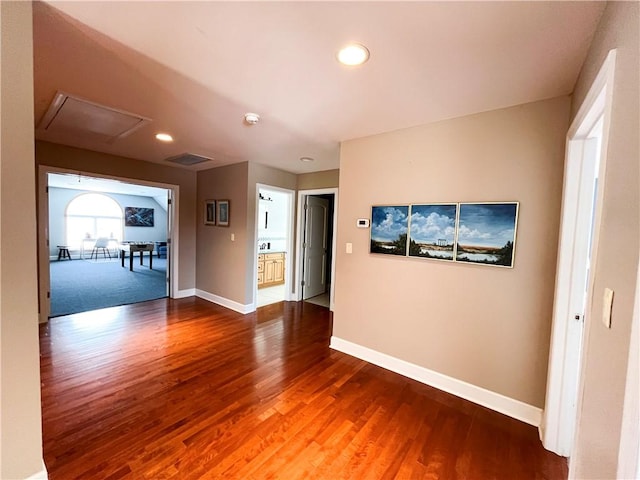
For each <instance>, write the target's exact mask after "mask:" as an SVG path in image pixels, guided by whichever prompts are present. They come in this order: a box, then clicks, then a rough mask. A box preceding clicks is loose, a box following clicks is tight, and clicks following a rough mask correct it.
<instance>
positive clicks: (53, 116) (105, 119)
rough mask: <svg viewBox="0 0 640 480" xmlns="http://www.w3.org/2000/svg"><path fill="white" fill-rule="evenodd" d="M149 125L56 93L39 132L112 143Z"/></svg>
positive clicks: (120, 112) (130, 115)
mask: <svg viewBox="0 0 640 480" xmlns="http://www.w3.org/2000/svg"><path fill="white" fill-rule="evenodd" d="M150 122H151V119H150V118H146V117H143V116H141V115H136V114H134V113H129V112H125V111H123V110H117V109H115V108H110V107H105V106H103V105H98V104H97V103H93V102H89V101H87V100H83V99H81V98H78V97H74V96H72V95H69V94H67V93H64V92H58V93H57V94H56V96H55V97H54V99H53V102H51V106H49V110H47V113H45V115H44V117H42V120H41V121H40V124H39V125H38V129H39V130H41V131H45V132H49V133H52V134H70V133H71V134H80V135H87V134H92V135H94V136H98V137H100V138H101V139H102V140H103V141H104V142H106V143H112V142H114V141H115V140H116V139H118V138H123V137H126V136H127V135H129V134H130V133H132V132H133V131H135V130H137V129H138V128H140V127H142V126H144V125H146V124H148V123H150Z"/></svg>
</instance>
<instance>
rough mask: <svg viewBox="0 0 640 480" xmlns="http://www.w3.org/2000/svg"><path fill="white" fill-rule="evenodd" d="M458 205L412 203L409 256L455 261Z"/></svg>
mask: <svg viewBox="0 0 640 480" xmlns="http://www.w3.org/2000/svg"><path fill="white" fill-rule="evenodd" d="M457 211H458V205H457V204H455V203H452V204H424V205H411V217H410V218H411V222H410V232H409V238H410V241H409V256H411V257H421V258H432V259H436V260H447V261H453V257H454V246H455V237H456V214H457Z"/></svg>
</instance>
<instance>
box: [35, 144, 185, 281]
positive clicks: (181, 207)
mask: <svg viewBox="0 0 640 480" xmlns="http://www.w3.org/2000/svg"><path fill="white" fill-rule="evenodd" d="M32 135H33V132H32ZM36 162H37V164H38V165H46V166H49V167H57V168H64V169H69V170H74V171H79V172H82V173H84V174H98V175H103V176H114V177H119V178H127V179H131V180H143V181H148V182H158V183H164V184H171V185H177V186H178V187H179V199H178V215H179V223H178V229H179V245H178V250H179V251H178V255H179V256H178V269H179V270H178V274H179V278H178V288H179V289H180V290H187V289H191V288H194V287H195V285H196V265H195V256H194V255H193V252H194V251H195V249H196V228H195V226H196V172H193V171H191V170H186V169H183V168H176V167H170V166H166V165H159V164H155V163H150V162H144V161H141V160H134V159H131V158H124V157H118V156H114V155H109V154H106V153H98V152H93V151H90V150H83V149H79V148H73V147H66V146H64V145H57V144H53V143H48V142H40V141H38V142H36ZM40 228H41V229H42V228H43V226H42V225H41V226H40Z"/></svg>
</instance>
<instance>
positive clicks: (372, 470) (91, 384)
mask: <svg viewBox="0 0 640 480" xmlns="http://www.w3.org/2000/svg"><path fill="white" fill-rule="evenodd" d="M331 328H332V325H331V316H330V313H329V312H328V310H327V309H325V308H322V307H319V306H317V305H312V304H302V303H294V302H283V303H279V304H275V305H269V306H266V307H263V308H261V309H259V310H258V312H256V313H254V314H250V315H245V316H243V315H240V314H237V313H235V312H232V311H230V310H226V309H224V308H222V307H218V306H216V305H213V304H211V303H209V302H206V301H204V300H201V299H197V298H194V297H191V298H185V299H180V300H170V299H161V300H155V301H151V302H145V303H141V304H136V305H128V306H123V307H115V308H110V309H105V310H98V311H95V312H87V313H81V314H77V315H70V316H67V317H58V318H55V319H52V320H51V321H50V322H49V323H48V324H46V325H42V326H41V330H40V338H41V369H42V412H43V430H44V453H45V463H46V465H47V470H48V472H49V478H50V479H52V480H67V479H76V478H78V479H92V480H93V479H158V480H159V479H180V480H182V479H185V480H189V479H201V478H202V479H218V478H220V479H249V480H251V479H254V480H258V479H272V478H274V479H275V478H281V479H288V480H293V479H331V480H333V479H354V480H357V479H394V478H395V479H411V480H412V479H431V480H435V479H470V480H476V479H480V480H483V479H509V480H511V479H527V480H529V479H564V478H567V465H566V461H565V459H563V458H561V457H558V456H556V455H554V454H552V453H550V452H547V451H545V450H544V449H543V448H542V446H541V444H540V441H539V440H538V434H537V431H536V429H534V428H533V427H531V426H529V425H525V424H523V423H520V422H518V421H515V420H512V419H510V418H508V417H505V416H503V415H500V414H497V413H495V412H492V411H489V410H487V409H485V408H482V407H479V406H477V405H474V404H472V403H470V402H467V401H465V400H461V399H459V398H456V397H453V396H451V395H448V394H445V393H443V392H440V391H438V390H436V389H433V388H430V387H428V386H425V385H422V384H419V383H417V382H415V381H413V380H409V379H407V378H405V377H402V376H400V375H396V374H393V373H391V372H388V371H386V370H384V369H382V368H379V367H376V366H373V365H370V364H368V363H366V362H363V361H361V360H358V359H356V358H353V357H350V356H348V355H345V354H342V353H340V352H336V351H333V350H331V349H329V347H328V345H329V338H330V335H331Z"/></svg>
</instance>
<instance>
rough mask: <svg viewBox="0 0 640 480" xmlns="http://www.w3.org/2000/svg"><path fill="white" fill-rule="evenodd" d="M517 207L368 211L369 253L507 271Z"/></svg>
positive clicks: (381, 208)
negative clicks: (476, 265) (491, 266)
mask: <svg viewBox="0 0 640 480" xmlns="http://www.w3.org/2000/svg"><path fill="white" fill-rule="evenodd" d="M518 206H519V205H518V202H507V203H494V202H491V203H447V204H414V205H393V206H374V207H372V209H371V250H370V251H371V253H382V254H386V255H402V256H409V257H420V258H428V259H435V260H444V261H449V262H467V263H476V264H483V265H496V266H501V267H513V260H514V247H515V241H516V226H517V223H518Z"/></svg>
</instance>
